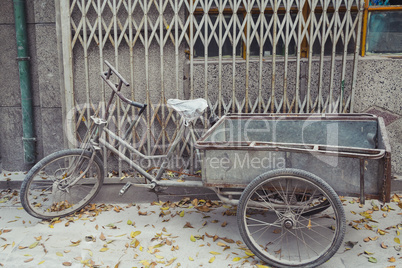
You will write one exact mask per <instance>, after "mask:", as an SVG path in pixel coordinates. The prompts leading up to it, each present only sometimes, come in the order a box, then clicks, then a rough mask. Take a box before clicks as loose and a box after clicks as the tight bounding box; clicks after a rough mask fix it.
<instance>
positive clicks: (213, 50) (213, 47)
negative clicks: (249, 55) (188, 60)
mask: <svg viewBox="0 0 402 268" xmlns="http://www.w3.org/2000/svg"><path fill="white" fill-rule="evenodd" d="M231 16H232V15H231V14H230V15H225V16H224V17H225V21H226V25H229V21H230V19H231ZM202 17H203V15H196V20H197V22H198V24H199V23H200V22H201V20H202ZM217 17H218V15H210V16H209V19H210V20H211V22H212V25H215V23H216V20H217ZM239 19H240V23H242V22H243V18H241V17H240V18H239ZM204 25H205V24H203V25H202V28H201V31H200V36H199V37H198V38H197V40H196V41H195V44H194V57H199V58H203V57H204V56H205V44H206V42H207V40H205V38H203V39H204V41H202V39H201V36H202V37H204V34H205V27H204ZM238 28H239V27H236V36H237V35H239V34H240V31H239V30H238ZM226 29H227V28H226V26H225V24H224V23H222V38H223V37H224V35H225V31H226ZM229 31H230V32H229V33H228V35H226V38H225V39H224V42H223V44H222V56H232V55H233V45H232V40H233V39H232V36H233V27H232V26H231V27H230V29H229ZM214 33H215V34H216V37H217V38H215V36H213V34H214ZM214 33H212V28H211V25H209V24H208V38H210V39H211V41H210V42H209V44H208V57H218V56H219V46H218V42H217V40H219V25H217V26H216V28H215V31H214ZM231 39H232V40H231ZM240 55H241V41H239V43H238V44H237V46H236V56H240Z"/></svg>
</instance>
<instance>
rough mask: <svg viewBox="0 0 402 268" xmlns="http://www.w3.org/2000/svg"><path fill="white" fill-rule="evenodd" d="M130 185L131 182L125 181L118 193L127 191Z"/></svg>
mask: <svg viewBox="0 0 402 268" xmlns="http://www.w3.org/2000/svg"><path fill="white" fill-rule="evenodd" d="M130 186H131V182H127V183H126V184H125V185H124V186H123V188H121V189H120V192H119V195H120V196H122V195H123V194H124V193H125V192H126V191H127V189H128V188H130Z"/></svg>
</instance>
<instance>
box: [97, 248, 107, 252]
mask: <svg viewBox="0 0 402 268" xmlns="http://www.w3.org/2000/svg"><path fill="white" fill-rule="evenodd" d="M108 250H109V248H101V249H100V250H99V251H100V252H105V251H108Z"/></svg>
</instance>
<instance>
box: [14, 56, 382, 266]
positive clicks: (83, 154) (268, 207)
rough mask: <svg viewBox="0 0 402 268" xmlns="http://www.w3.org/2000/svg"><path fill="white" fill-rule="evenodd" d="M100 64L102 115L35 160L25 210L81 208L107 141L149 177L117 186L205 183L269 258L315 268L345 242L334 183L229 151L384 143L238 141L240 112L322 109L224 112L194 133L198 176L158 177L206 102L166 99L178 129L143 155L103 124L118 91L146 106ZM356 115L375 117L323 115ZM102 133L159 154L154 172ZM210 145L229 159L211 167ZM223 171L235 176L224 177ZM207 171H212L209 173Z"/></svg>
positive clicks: (63, 212) (42, 212)
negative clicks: (73, 144) (71, 141)
mask: <svg viewBox="0 0 402 268" xmlns="http://www.w3.org/2000/svg"><path fill="white" fill-rule="evenodd" d="M105 64H106V65H107V66H108V71H106V72H105V73H102V74H101V77H102V79H103V80H104V81H105V83H106V84H107V85H108V86H109V87H110V88H111V89H112V93H111V96H110V99H109V102H108V104H107V106H106V114H105V116H104V117H102V118H97V117H91V118H92V121H93V124H92V127H91V128H90V129H89V130H88V133H87V136H86V138H85V139H84V142H83V145H82V146H81V148H78V149H68V150H62V151H59V152H56V153H53V154H51V155H49V156H47V157H45V158H43V159H42V160H41V161H39V162H38V163H37V164H36V165H35V166H34V167H33V168H32V169H31V170H30V171H29V172H28V174H27V175H26V178H25V180H24V182H23V184H22V186H21V193H20V196H21V203H22V206H23V208H24V209H25V210H26V211H27V213H29V214H30V215H32V216H34V217H37V218H41V219H53V218H55V217H64V216H67V215H70V214H73V213H75V212H77V211H80V210H81V209H83V208H84V207H85V206H86V205H87V204H89V203H90V202H91V200H93V198H94V197H95V196H96V194H97V193H98V192H99V190H100V188H101V187H102V184H103V181H104V177H105V172H104V167H103V163H102V160H101V158H100V157H99V154H100V153H101V152H102V148H106V149H108V150H109V151H111V152H113V153H114V154H116V155H117V156H118V157H120V158H121V159H123V160H124V161H125V162H127V163H128V164H129V165H130V166H131V167H132V168H133V169H135V170H136V172H138V173H139V174H140V175H141V176H142V177H144V178H145V180H146V181H147V182H146V183H133V182H128V183H126V184H125V185H124V187H123V188H122V189H121V190H120V194H124V193H125V192H126V191H127V189H128V188H129V187H130V186H132V185H133V186H136V187H145V188H148V189H154V190H158V189H159V188H164V187H210V188H212V189H214V190H215V192H216V194H217V196H218V197H219V198H220V199H221V200H222V201H223V202H226V203H230V204H233V205H237V206H238V207H237V221H238V225H239V229H240V233H241V236H242V238H243V240H244V241H245V243H246V245H247V246H248V247H249V248H250V249H251V250H252V252H253V253H254V254H255V255H257V256H258V257H259V258H260V259H261V260H263V261H265V262H267V263H268V264H270V265H273V266H275V267H315V266H317V265H320V264H322V263H324V262H325V261H327V260H328V259H329V258H331V257H332V256H333V255H334V254H335V252H336V251H337V250H338V249H339V247H340V245H341V243H342V241H343V237H344V235H345V228H346V221H345V213H344V210H343V206H342V203H341V201H340V199H339V197H338V195H337V193H336V192H335V190H334V189H333V188H332V187H331V186H330V185H329V184H328V183H327V182H326V181H324V180H323V179H321V178H320V177H318V176H316V175H314V174H313V173H311V172H307V171H305V170H301V169H296V168H287V167H284V168H279V169H276V168H271V169H261V170H262V171H261V170H260V169H258V168H257V170H255V169H254V168H250V169H244V168H242V169H239V168H238V167H236V166H235V163H234V161H235V158H233V157H232V155H231V153H233V154H236V153H238V154H243V155H246V154H248V153H252V154H253V155H255V156H257V157H260V158H263V157H264V155H266V154H267V152H279V153H284V157H288V156H287V153H306V152H308V153H312V154H314V153H323V152H325V153H326V154H328V155H330V156H331V155H337V156H341V157H342V156H345V157H359V158H361V157H365V158H370V159H380V158H381V157H383V156H384V150H377V149H354V150H352V151H351V149H350V148H349V147H345V148H346V149H345V148H344V147H341V146H340V147H337V148H336V149H337V150H336V151H335V150H334V148H333V146H330V145H328V146H322V145H320V146H318V145H312V146H311V147H308V146H307V147H306V145H305V146H304V148H302V147H301V146H297V145H295V143H284V142H275V143H273V142H270V141H267V140H266V139H267V138H266V137H261V136H260V137H258V135H257V136H256V138H255V140H254V141H250V140H245V139H243V138H244V137H242V138H241V140H240V141H238V142H229V140H227V139H230V138H233V137H229V136H230V135H228V133H226V132H225V131H226V129H225V126H226V125H230V124H232V125H231V127H233V126H234V127H235V128H237V127H238V128H244V127H245V124H244V122H242V121H241V120H243V119H246V120H251V121H250V122H251V124H260V123H261V122H263V121H264V120H268V122H271V121H272V120H277V119H278V116H282V117H280V119H281V120H283V121H278V122H283V124H284V128H289V126H288V125H286V124H285V122H287V121H286V120H287V119H289V120H294V121H291V122H290V121H289V122H290V123H292V122H293V123H292V124H293V125H295V124H294V122H298V121H297V120H301V119H304V120H323V119H322V118H323V116H322V115H316V116H315V115H309V116H310V117H312V118H313V119H307V116H304V117H303V116H301V115H300V116H298V117H297V118H294V117H291V116H290V115H275V116H274V115H257V114H254V115H246V116H242V115H229V116H224V117H222V118H221V119H220V120H219V121H218V122H217V123H216V124H215V125H214V126H213V127H211V128H210V129H209V130H208V131H207V132H206V133H205V134H204V136H203V137H202V138H201V139H198V140H197V138H196V137H195V135H191V137H192V139H193V140H194V142H195V143H196V146H195V147H196V148H197V149H199V150H201V151H203V154H201V158H202V160H203V162H202V163H203V168H202V179H200V178H199V177H197V176H195V177H193V178H191V177H190V178H189V179H188V180H186V181H184V182H178V181H175V180H163V179H162V177H163V174H164V172H165V171H166V167H167V165H168V162H169V159H170V158H171V157H172V155H173V153H174V150H175V149H176V147H177V145H178V144H179V142H180V140H181V138H182V135H183V133H184V131H185V129H186V128H187V127H190V128H191V127H192V123H191V122H192V121H193V120H195V119H197V118H198V117H200V116H201V115H202V114H203V113H204V111H205V109H206V108H207V106H208V105H207V102H206V101H205V100H203V99H197V100H188V101H181V100H168V101H167V104H168V106H169V107H170V108H172V109H174V110H175V111H176V112H177V113H179V114H180V115H181V122H180V128H179V131H178V133H177V135H176V137H175V139H174V141H173V142H172V144H171V146H170V148H169V149H168V152H167V154H166V155H159V156H147V155H144V154H142V153H141V152H140V151H138V150H137V149H135V148H134V147H133V146H131V145H130V144H129V143H128V142H126V141H125V138H122V137H120V136H119V135H117V134H116V133H114V132H112V131H111V130H110V129H108V128H107V125H108V121H107V118H108V112H109V107H110V105H111V103H112V100H113V99H114V97H115V96H117V97H119V98H120V100H121V101H123V102H125V103H127V104H130V105H132V106H133V107H135V108H138V109H140V110H139V112H138V116H137V120H138V118H139V117H140V116H141V115H142V114H143V112H144V111H145V109H146V104H142V103H138V102H135V101H132V100H130V99H128V98H126V97H125V96H124V95H123V94H122V93H121V92H120V90H121V87H122V86H123V85H126V86H128V85H129V83H128V82H127V81H126V80H125V79H124V78H123V77H122V76H121V75H120V74H119V73H118V71H117V70H116V69H115V68H114V67H113V66H112V65H111V64H110V63H108V62H107V61H105ZM112 74H113V75H115V76H116V77H117V78H118V79H119V82H118V84H113V83H112V82H111V80H110V77H111V76H112ZM357 117H358V118H359V122H366V123H367V124H371V122H372V121H373V118H372V117H370V116H367V115H352V116H349V117H345V116H339V115H338V117H336V116H335V115H334V116H333V117H331V116H329V117H327V118H329V119H328V120H329V121H331V120H335V119H337V118H339V120H340V121H342V120H345V118H346V119H348V120H349V118H352V119H353V120H356V118H357ZM352 119H350V120H352ZM137 120H133V122H132V123H131V124H130V126H129V128H128V129H127V132H126V133H128V132H129V131H131V130H132V128H133V127H134V126H135V123H136V122H137ZM230 120H232V121H230ZM236 120H237V121H236ZM269 120H271V121H269ZM230 122H232V123H230ZM236 122H237V123H236ZM259 122H260V123H259ZM323 122H324V121H323ZM225 124H226V125H225ZM281 124H282V123H281ZM260 125H261V124H260ZM256 126H257V125H256ZM278 126H279V125H278ZM103 133H105V134H106V135H109V136H110V137H112V138H113V139H115V140H116V141H118V143H119V144H120V145H121V146H123V147H124V148H125V149H126V150H129V151H130V152H131V153H133V154H135V155H137V156H138V157H140V158H144V159H148V160H150V159H163V162H162V164H161V166H160V168H159V170H158V172H157V174H156V175H155V176H154V175H152V174H149V173H148V172H147V171H146V170H144V169H143V168H142V167H141V166H139V165H138V164H137V163H135V162H134V161H133V160H132V159H130V158H129V157H127V156H126V155H125V154H123V153H121V152H120V151H119V150H118V149H116V147H115V146H114V145H112V144H110V143H109V142H107V141H106V140H105V138H104V137H103V136H102V135H103ZM257 134H258V133H257ZM214 135H215V136H214ZM125 136H126V135H125ZM228 137H229V138H228ZM213 138H215V140H213ZM219 138H221V139H222V140H219ZM230 141H231V140H230ZM214 150H215V151H214ZM216 150H217V151H216ZM210 151H211V153H212V154H213V155H215V156H216V155H217V152H218V154H222V155H223V158H221V159H227V160H228V161H226V160H225V163H224V164H223V165H221V166H220V169H218V171H217V170H214V169H213V168H212V164H211V163H212V162H211V163H208V161H209V160H208V159H209V158H208V157H210V156H209V155H208V153H209V152H210ZM221 164H222V163H221ZM244 170H245V171H244ZM257 171H258V172H260V175H258V176H255V175H254V173H255V172H257ZM231 172H232V173H231ZM236 173H237V174H238V175H237V174H236ZM246 173H249V174H246ZM228 174H229V175H230V176H233V177H230V178H229V177H228V176H229V175H228ZM209 176H210V177H211V178H207V177H209ZM236 176H237V177H236ZM246 177H247V178H246ZM236 179H238V180H237V181H236Z"/></svg>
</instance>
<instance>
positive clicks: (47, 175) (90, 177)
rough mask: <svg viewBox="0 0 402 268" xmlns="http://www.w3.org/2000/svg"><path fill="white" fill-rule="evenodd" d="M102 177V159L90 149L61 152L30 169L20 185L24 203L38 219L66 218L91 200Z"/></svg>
mask: <svg viewBox="0 0 402 268" xmlns="http://www.w3.org/2000/svg"><path fill="white" fill-rule="evenodd" d="M103 179H104V170H103V164H102V161H101V160H100V159H99V157H97V156H96V155H93V153H92V152H91V151H86V150H83V149H72V150H63V151H59V152H56V153H53V154H50V155H49V156H47V157H45V158H43V159H42V160H41V161H39V162H38V163H37V164H36V165H35V166H34V167H33V168H32V169H31V170H30V171H29V172H28V174H27V175H26V177H25V179H24V182H23V183H22V186H21V192H20V198H21V203H22V206H23V208H24V209H25V210H26V211H27V212H28V213H29V214H30V215H32V216H34V217H36V218H40V219H52V218H54V217H64V216H67V215H69V214H72V213H74V212H76V211H79V210H81V209H82V208H83V207H84V206H86V205H87V204H88V203H89V202H91V200H92V199H93V198H94V197H95V196H96V194H97V193H98V192H99V190H100V188H101V186H102V184H103Z"/></svg>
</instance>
